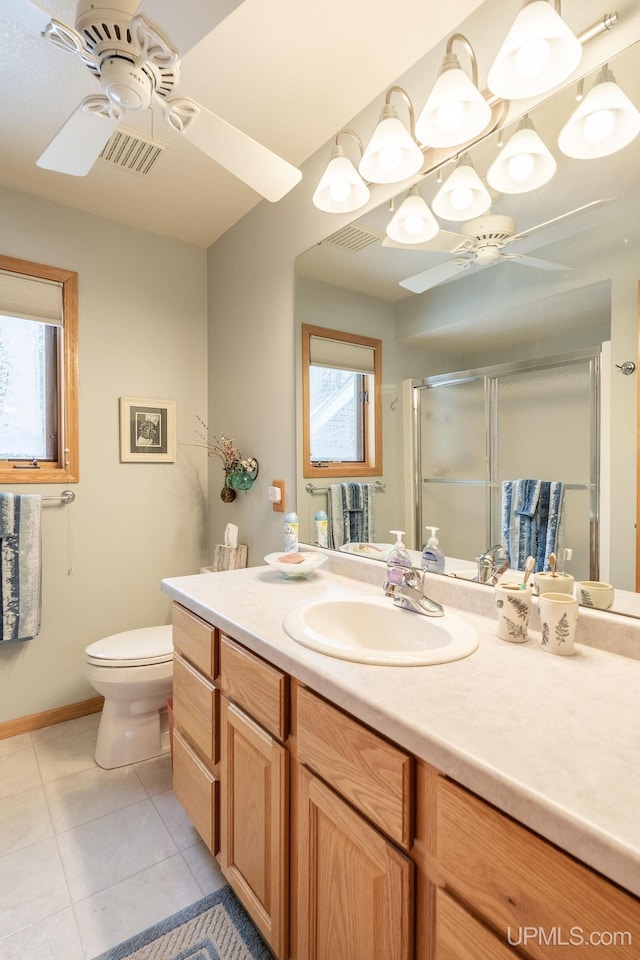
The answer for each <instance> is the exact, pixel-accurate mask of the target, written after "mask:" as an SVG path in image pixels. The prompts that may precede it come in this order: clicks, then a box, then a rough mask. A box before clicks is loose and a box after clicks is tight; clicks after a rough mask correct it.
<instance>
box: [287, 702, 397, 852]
mask: <svg viewBox="0 0 640 960" xmlns="http://www.w3.org/2000/svg"><path fill="white" fill-rule="evenodd" d="M297 703H298V707H297V725H296V736H297V742H298V759H299V761H300V763H304V764H306V765H307V766H309V767H311V769H313V770H315V771H316V773H318V774H319V775H320V776H321V777H322V779H323V780H326V782H327V783H329V784H330V785H331V786H332V787H334V788H335V789H336V790H337V791H338V792H339V793H341V794H342V796H343V797H345V798H346V799H347V800H349V802H350V803H352V804H353V805H354V806H355V807H356V808H357V809H358V810H360V811H361V812H362V813H363V814H364V815H365V816H366V817H368V818H369V820H371V821H372V822H373V823H375V824H376V825H377V826H379V827H380V829H381V830H382V831H384V833H386V834H387V836H388V837H391V839H392V840H395V842H396V843H399V844H401V845H402V846H404V847H409V846H410V845H411V840H412V833H413V824H412V794H413V761H412V759H411V757H409V756H408V755H407V754H405V753H403V752H402V751H401V750H399V749H398V748H397V747H394V746H393V745H392V744H390V743H387V741H386V740H384V739H383V738H382V737H380V736H379V735H378V734H375V733H373V732H372V731H371V730H368V729H367V728H366V727H364V726H363V725H362V724H360V723H358V721H357V720H353V719H352V718H351V717H348V716H347V715H346V714H344V713H342V711H340V710H338V709H337V708H336V707H333V706H332V705H331V704H329V703H327V702H326V701H325V700H322V699H321V698H320V697H318V696H317V695H316V694H314V693H311V691H310V690H307V689H306V688H304V687H300V688H299V690H298V697H297Z"/></svg>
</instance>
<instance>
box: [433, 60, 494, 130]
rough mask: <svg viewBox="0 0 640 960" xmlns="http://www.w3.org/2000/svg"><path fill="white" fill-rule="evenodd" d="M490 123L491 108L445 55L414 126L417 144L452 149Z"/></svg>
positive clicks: (455, 61)
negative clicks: (440, 69)
mask: <svg viewBox="0 0 640 960" xmlns="http://www.w3.org/2000/svg"><path fill="white" fill-rule="evenodd" d="M490 120H491V107H490V106H489V104H488V103H487V101H486V100H485V99H484V97H483V96H482V94H481V93H480V91H479V90H478V88H477V87H475V86H474V85H473V83H472V81H471V80H470V79H469V77H468V76H467V74H466V73H465V72H464V70H462V68H461V67H460V64H459V62H458V58H457V57H456V56H455V54H447V55H446V56H445V59H444V63H443V67H442V72H441V73H440V76H439V77H438V79H437V80H436V82H435V84H434V87H433V90H432V91H431V93H430V94H429V98H428V100H427V102H426V103H425V105H424V107H423V108H422V112H421V113H420V116H419V117H418V121H417V123H416V137H417V138H418V141H419V143H422V144H425V145H426V146H429V147H455V146H457V145H458V144H461V143H466V142H467V141H468V140H472V139H473V138H474V137H476V136H477V135H478V134H479V133H482V131H483V130H484V129H485V128H486V127H487V126H488V124H489V121H490Z"/></svg>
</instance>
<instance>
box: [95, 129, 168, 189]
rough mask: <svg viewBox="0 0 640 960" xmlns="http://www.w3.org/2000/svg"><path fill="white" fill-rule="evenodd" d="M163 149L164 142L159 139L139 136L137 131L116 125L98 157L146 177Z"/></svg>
mask: <svg viewBox="0 0 640 960" xmlns="http://www.w3.org/2000/svg"><path fill="white" fill-rule="evenodd" d="M163 150H164V144H163V143H160V141H158V140H150V139H149V138H147V137H141V136H140V134H139V133H135V132H134V131H133V130H127V129H126V127H118V129H117V130H116V132H115V133H114V134H113V136H112V137H110V138H109V140H107V143H106V144H105V147H104V149H103V151H102V153H101V154H100V159H101V160H106V162H107V163H112V164H113V165H114V166H116V167H123V168H124V169H125V170H131V171H132V173H139V174H140V175H141V176H143V177H146V175H147V174H148V173H149V172H150V171H151V168H152V167H154V166H155V164H156V161H157V160H158V159H159V158H160V156H161V154H162V152H163Z"/></svg>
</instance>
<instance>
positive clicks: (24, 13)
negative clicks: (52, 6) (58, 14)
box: [2, 0, 51, 33]
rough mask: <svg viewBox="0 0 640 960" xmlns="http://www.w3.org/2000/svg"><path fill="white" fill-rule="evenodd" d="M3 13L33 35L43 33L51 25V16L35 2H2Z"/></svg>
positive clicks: (7, 0)
mask: <svg viewBox="0 0 640 960" xmlns="http://www.w3.org/2000/svg"><path fill="white" fill-rule="evenodd" d="M2 12H3V14H6V16H9V17H11V19H12V20H15V21H16V22H17V23H21V24H22V25H23V26H25V27H26V28H27V29H28V30H31V31H32V32H33V33H42V32H43V31H44V28H45V27H46V25H47V24H48V23H51V14H50V13H48V12H47V11H46V10H43V9H42V7H40V6H38V4H37V3H34V2H33V0H2Z"/></svg>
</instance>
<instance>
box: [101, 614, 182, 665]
mask: <svg viewBox="0 0 640 960" xmlns="http://www.w3.org/2000/svg"><path fill="white" fill-rule="evenodd" d="M85 652H86V655H87V663H92V664H94V665H95V666H98V667H143V666H148V665H150V664H154V663H169V662H171V660H173V631H172V628H171V625H170V624H169V625H167V626H159V627H141V628H140V629H138V630H126V631H125V632H124V633H116V634H113V635H112V636H110V637H103V638H102V639H101V640H96V642H95V643H91V644H89V646H88V647H87V648H86V651H85Z"/></svg>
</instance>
